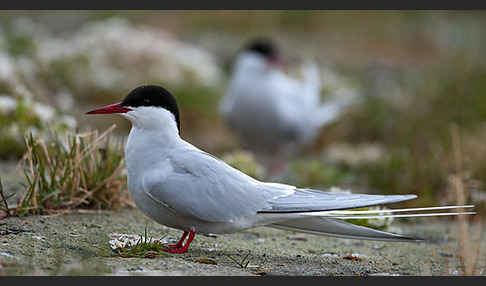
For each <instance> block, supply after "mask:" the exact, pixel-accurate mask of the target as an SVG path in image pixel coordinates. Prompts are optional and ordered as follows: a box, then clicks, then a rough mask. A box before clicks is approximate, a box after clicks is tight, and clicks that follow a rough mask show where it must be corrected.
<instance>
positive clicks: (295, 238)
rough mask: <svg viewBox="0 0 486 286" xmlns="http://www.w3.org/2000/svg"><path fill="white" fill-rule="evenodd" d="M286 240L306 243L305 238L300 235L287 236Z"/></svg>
mask: <svg viewBox="0 0 486 286" xmlns="http://www.w3.org/2000/svg"><path fill="white" fill-rule="evenodd" d="M287 239H288V240H298V241H308V239H307V237H305V236H302V235H289V236H287Z"/></svg>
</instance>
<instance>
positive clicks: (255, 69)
mask: <svg viewBox="0 0 486 286" xmlns="http://www.w3.org/2000/svg"><path fill="white" fill-rule="evenodd" d="M283 62H284V60H283V59H282V56H281V54H280V52H279V50H278V49H277V47H276V45H275V44H274V43H273V42H271V41H270V40H267V39H257V40H255V41H253V42H251V43H250V44H249V45H248V46H247V47H246V48H245V49H244V50H243V51H242V52H241V53H240V54H239V55H238V56H237V58H236V61H235V64H234V67H233V73H232V76H231V79H230V82H229V87H228V90H227V92H226V93H225V95H224V97H223V98H222V100H221V103H220V113H221V115H222V116H223V117H224V118H225V119H226V121H227V123H228V125H229V128H230V129H231V131H232V132H233V133H234V134H235V135H236V136H237V138H238V139H239V140H240V142H241V143H242V145H243V147H244V148H246V149H248V150H250V151H252V152H254V153H256V154H257V155H258V157H259V158H265V161H266V162H264V163H265V164H266V165H267V167H270V169H271V170H270V172H271V173H273V172H272V170H277V172H278V171H279V170H278V169H281V168H282V162H281V161H282V160H283V158H284V157H285V156H286V155H288V154H292V153H293V152H295V151H296V150H297V149H298V147H300V146H301V145H303V144H306V143H310V142H312V140H313V139H314V138H315V136H316V134H317V133H318V131H319V129H320V128H321V127H323V126H324V125H326V124H329V123H331V122H333V120H335V119H336V118H337V117H338V116H339V115H340V114H341V113H342V111H343V109H344V108H345V107H347V106H348V105H350V103H352V102H354V99H355V97H354V96H351V95H350V96H345V95H343V96H340V97H336V98H335V99H333V100H329V101H327V102H325V103H322V102H321V97H320V94H321V79H320V75H319V69H318V67H317V65H316V64H313V63H309V64H307V65H306V66H304V68H303V80H297V79H295V78H292V77H290V76H288V75H287V74H285V72H284V70H283V68H282V66H283Z"/></svg>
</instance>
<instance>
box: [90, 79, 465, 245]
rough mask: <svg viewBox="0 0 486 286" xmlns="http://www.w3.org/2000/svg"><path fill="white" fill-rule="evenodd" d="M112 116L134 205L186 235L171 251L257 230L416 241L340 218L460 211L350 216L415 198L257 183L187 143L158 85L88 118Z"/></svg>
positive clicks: (170, 98)
mask: <svg viewBox="0 0 486 286" xmlns="http://www.w3.org/2000/svg"><path fill="white" fill-rule="evenodd" d="M109 113H118V114H120V115H122V116H123V117H125V118H127V119H128V120H130V122H131V124H132V128H131V130H130V135H129V136H128V140H127V145H126V148H125V159H126V166H127V184H128V189H129V191H130V195H131V198H132V199H133V201H134V202H135V204H136V206H137V207H138V208H139V209H140V210H141V211H142V212H143V213H144V214H145V215H147V216H148V217H150V218H152V219H153V220H155V221H156V222H158V223H160V224H163V225H166V226H169V227H172V228H176V229H179V230H182V231H183V232H184V233H183V235H182V237H181V239H180V240H179V242H178V243H176V244H174V245H171V246H170V247H168V248H166V249H164V250H165V251H168V252H172V253H184V252H186V251H187V249H188V247H189V244H190V243H191V241H192V240H193V238H194V236H195V235H196V233H203V234H204V233H206V234H211V233H216V234H218V233H221V234H224V233H233V232H237V231H241V230H244V229H249V228H253V227H258V226H269V227H275V228H283V229H289V230H293V231H300V232H308V233H313V234H321V235H329V236H336V237H345V238H356V239H371V240H384V241H416V240H417V239H414V238H409V237H406V236H402V235H398V234H393V233H388V232H384V231H379V230H375V229H371V228H366V227H363V226H357V225H354V224H351V223H348V222H345V221H343V220H342V219H349V218H357V219H360V218H370V217H379V218H385V217H413V216H438V215H453V214H457V213H425V214H405V215H393V214H387V213H392V212H405V211H411V210H432V209H449V208H459V207H458V206H448V207H447V206H446V207H435V208H420V209H394V210H371V211H357V210H354V211H353V210H348V211H347V210H345V209H350V208H358V207H365V206H373V205H380V204H387V203H394V202H400V201H404V200H409V199H413V198H415V197H416V196H415V195H365V194H345V193H342V194H339V193H338V194H336V193H330V192H324V191H320V190H312V189H305V188H297V187H294V186H291V185H285V184H276V183H266V182H262V181H258V180H255V179H253V178H252V177H250V176H248V175H246V174H244V173H242V172H240V171H239V170H237V169H235V168H233V167H231V166H229V165H228V164H226V163H225V162H223V161H221V160H220V159H218V158H216V157H214V156H212V155H210V154H208V153H206V152H204V151H202V150H200V149H199V148H197V147H195V146H194V145H192V144H190V143H189V142H187V141H185V140H184V139H182V138H181V136H180V119H179V109H178V106H177V103H176V100H175V98H174V97H173V96H172V95H171V94H170V93H169V92H168V91H167V90H166V89H164V88H162V87H160V86H141V87H137V88H135V89H134V90H132V91H131V92H130V93H129V94H128V95H127V96H126V97H125V98H124V99H123V101H121V102H120V103H115V104H112V105H108V106H103V107H100V108H97V109H95V110H92V111H90V112H88V114H109ZM460 207H471V206H460ZM462 214H467V212H462ZM186 237H187V242H186V243H184V241H185V239H186Z"/></svg>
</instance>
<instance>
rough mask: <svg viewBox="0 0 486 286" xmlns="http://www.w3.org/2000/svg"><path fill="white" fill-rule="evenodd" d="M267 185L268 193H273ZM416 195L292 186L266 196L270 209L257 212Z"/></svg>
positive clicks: (324, 208) (346, 206)
mask: <svg viewBox="0 0 486 286" xmlns="http://www.w3.org/2000/svg"><path fill="white" fill-rule="evenodd" d="M275 186H277V185H273V186H270V187H268V189H269V190H268V193H270V194H272V193H274V191H273V190H271V189H272V188H275ZM281 188H286V189H287V190H292V189H291V187H290V186H286V185H281ZM416 197H417V196H416V195H367V194H347V193H331V192H325V191H320V190H312V189H298V188H294V189H293V192H292V191H290V192H288V193H287V194H286V195H279V196H275V197H273V198H268V199H267V201H268V203H269V204H270V207H271V209H269V210H261V211H259V213H298V212H313V211H330V210H340V209H341V210H342V209H350V208H360V207H367V206H374V205H381V204H388V203H395V202H400V201H405V200H410V199H414V198H416Z"/></svg>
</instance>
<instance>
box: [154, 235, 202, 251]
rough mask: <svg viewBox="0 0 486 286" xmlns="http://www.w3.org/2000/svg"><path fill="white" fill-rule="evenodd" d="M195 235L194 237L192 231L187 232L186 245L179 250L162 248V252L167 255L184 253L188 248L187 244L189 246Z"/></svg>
mask: <svg viewBox="0 0 486 286" xmlns="http://www.w3.org/2000/svg"><path fill="white" fill-rule="evenodd" d="M186 235H187V234H186ZM195 235H196V233H195V232H194V231H191V232H189V237H188V238H187V242H186V244H184V246H182V247H180V248H163V249H162V250H163V251H166V252H169V253H186V252H187V249H188V248H189V244H191V242H192V240H193V239H194V236H195ZM183 236H184V234H183Z"/></svg>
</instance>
